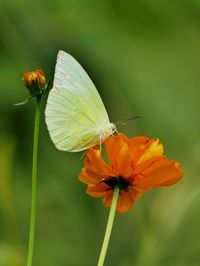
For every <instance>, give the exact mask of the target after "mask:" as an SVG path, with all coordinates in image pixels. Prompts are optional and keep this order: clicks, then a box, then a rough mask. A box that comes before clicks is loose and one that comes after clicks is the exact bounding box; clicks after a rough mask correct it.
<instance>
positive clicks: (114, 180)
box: [102, 176, 132, 191]
mask: <svg viewBox="0 0 200 266" xmlns="http://www.w3.org/2000/svg"><path fill="white" fill-rule="evenodd" d="M102 182H104V183H105V184H106V185H108V186H109V187H110V188H109V189H107V190H112V189H114V188H115V187H116V186H118V188H119V190H120V191H122V190H123V191H128V188H129V186H132V184H131V183H130V182H129V180H127V179H125V178H123V177H121V176H118V177H113V176H112V177H109V178H108V179H106V180H104V181H102Z"/></svg>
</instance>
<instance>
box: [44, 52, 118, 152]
mask: <svg viewBox="0 0 200 266" xmlns="http://www.w3.org/2000/svg"><path fill="white" fill-rule="evenodd" d="M45 120H46V124H47V128H48V131H49V134H50V137H51V140H52V141H53V143H54V144H55V146H56V147H57V148H58V149H59V150H63V151H68V152H78V151H82V150H85V149H88V148H91V147H93V146H96V145H101V143H103V142H104V140H105V138H107V137H108V136H110V135H112V134H113V133H114V132H116V130H117V129H116V126H115V125H114V124H113V123H110V121H109V118H108V114H107V112H106V109H105V107H104V104H103V102H102V100H101V97H100V95H99V93H98V91H97V89H96V88H95V86H94V84H93V82H92V81H91V79H90V78H89V76H88V75H87V73H86V72H85V70H84V69H83V68H82V66H81V65H80V64H79V63H78V62H77V61H76V60H75V59H74V58H73V57H72V56H71V55H70V54H68V53H66V52H64V51H61V50H60V51H59V52H58V55H57V62H56V67H55V76H54V81H53V88H52V89H51V90H50V92H49V96H48V99H47V105H46V109H45Z"/></svg>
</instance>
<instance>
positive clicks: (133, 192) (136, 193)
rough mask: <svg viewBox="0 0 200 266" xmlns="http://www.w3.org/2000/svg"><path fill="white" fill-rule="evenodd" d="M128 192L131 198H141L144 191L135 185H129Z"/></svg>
mask: <svg viewBox="0 0 200 266" xmlns="http://www.w3.org/2000/svg"><path fill="white" fill-rule="evenodd" d="M128 192H129V194H130V196H131V197H132V199H133V200H138V199H139V198H141V196H142V195H143V194H144V192H145V191H144V190H142V189H139V188H137V187H130V188H129V191H128Z"/></svg>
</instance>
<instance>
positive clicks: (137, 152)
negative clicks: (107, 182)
mask: <svg viewBox="0 0 200 266" xmlns="http://www.w3.org/2000/svg"><path fill="white" fill-rule="evenodd" d="M150 141H151V140H150V139H149V138H147V137H143V136H141V137H135V138H132V139H130V142H129V146H130V149H131V152H132V155H133V160H134V163H137V162H138V160H139V159H140V157H141V155H142V153H143V151H144V149H145V147H146V145H147V144H148V143H149V142H150Z"/></svg>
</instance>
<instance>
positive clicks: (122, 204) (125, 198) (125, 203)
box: [103, 191, 134, 212]
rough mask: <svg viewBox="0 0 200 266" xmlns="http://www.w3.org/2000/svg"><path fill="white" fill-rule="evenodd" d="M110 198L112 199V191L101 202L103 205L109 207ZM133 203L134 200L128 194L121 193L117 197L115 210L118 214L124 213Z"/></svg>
mask: <svg viewBox="0 0 200 266" xmlns="http://www.w3.org/2000/svg"><path fill="white" fill-rule="evenodd" d="M112 198H113V191H112V193H110V194H109V195H107V196H106V197H105V198H104V200H103V203H104V205H105V206H111V204H112ZM133 202H134V200H133V198H132V197H131V195H130V194H129V192H125V191H121V192H120V194H119V197H118V201H117V207H116V210H117V211H118V212H126V211H128V210H129V209H130V208H131V207H132V205H133Z"/></svg>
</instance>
